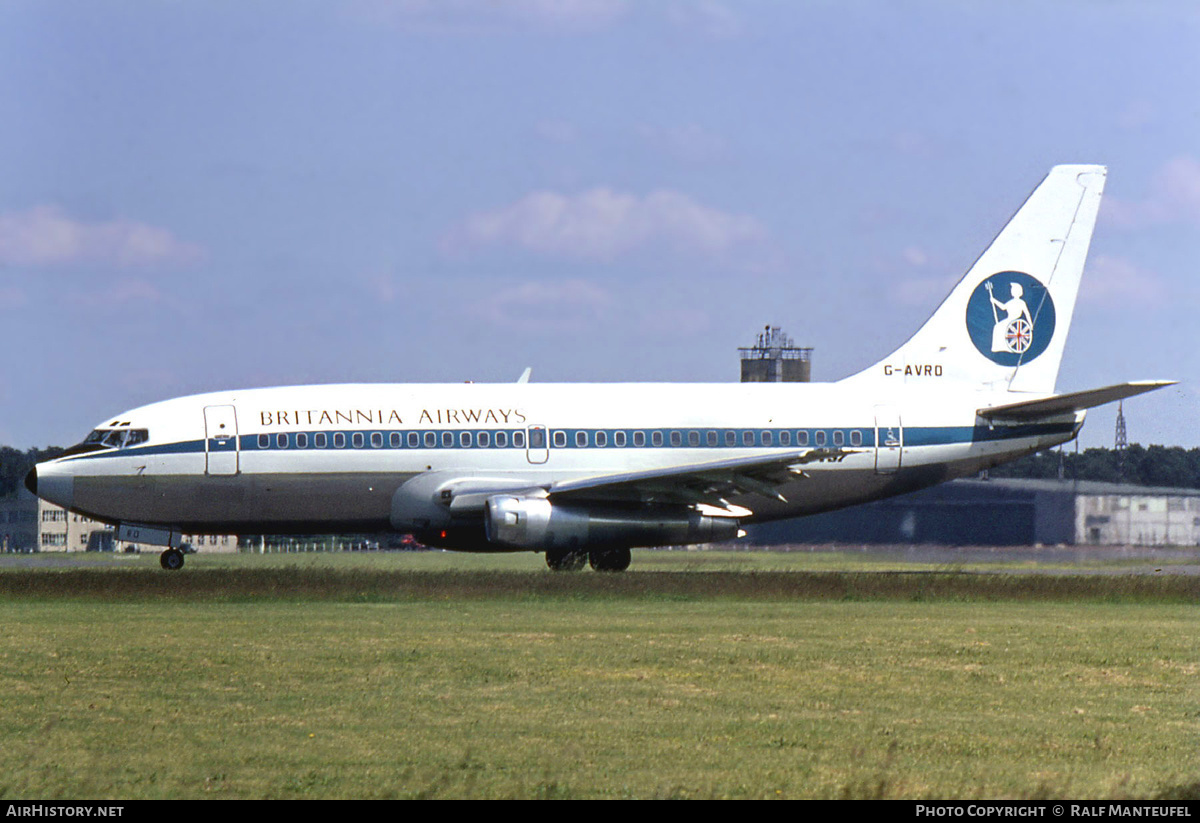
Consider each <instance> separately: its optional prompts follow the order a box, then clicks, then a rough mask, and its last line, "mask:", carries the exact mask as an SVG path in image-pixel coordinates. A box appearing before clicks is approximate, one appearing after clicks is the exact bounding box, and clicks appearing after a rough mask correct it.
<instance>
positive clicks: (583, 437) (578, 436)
mask: <svg viewBox="0 0 1200 823" xmlns="http://www.w3.org/2000/svg"><path fill="white" fill-rule="evenodd" d="M587 444H588V442H587V432H575V445H576V446H578V447H579V448H581V449H582V448H584V447H586V446H587Z"/></svg>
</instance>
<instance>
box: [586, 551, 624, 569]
mask: <svg viewBox="0 0 1200 823" xmlns="http://www.w3.org/2000/svg"><path fill="white" fill-rule="evenodd" d="M631 559H632V558H631V557H630V555H629V549H592V550H591V551H590V552H588V562H590V563H591V564H592V568H593V569H595V570H596V571H598V572H623V571H625V570H626V569H628V568H629V563H630V560H631Z"/></svg>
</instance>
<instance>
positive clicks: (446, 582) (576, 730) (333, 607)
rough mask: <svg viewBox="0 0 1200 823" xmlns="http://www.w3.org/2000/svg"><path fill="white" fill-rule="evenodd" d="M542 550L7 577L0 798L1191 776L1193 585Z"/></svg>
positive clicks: (993, 794)
mask: <svg viewBox="0 0 1200 823" xmlns="http://www.w3.org/2000/svg"><path fill="white" fill-rule="evenodd" d="M531 561H532V562H531ZM540 562H541V561H540V559H539V558H537V557H532V556H528V555H517V556H513V557H498V558H491V557H489V558H475V557H463V556H458V555H444V554H440V553H439V554H432V553H431V554H408V555H369V556H366V555H365V556H349V557H347V556H328V555H307V556H274V557H271V556H264V557H254V556H239V557H228V558H219V557H217V556H197V557H193V558H189V559H188V564H189V565H188V568H187V569H185V570H184V571H183V572H182V573H179V574H167V573H164V572H162V571H161V570H158V569H157V561H156V559H155V558H145V557H142V558H136V557H131V558H115V557H112V556H109V557H106V558H102V559H97V560H91V559H90V558H89V567H86V568H82V569H78V568H69V569H63V568H45V569H13V568H5V567H0V610H2V612H3V614H4V617H5V622H6V629H7V631H6V632H5V633H4V635H3V637H2V638H0V690H2V691H0V694H2V695H3V700H4V708H3V710H2V711H0V751H3V752H4V753H5V757H4V758H3V765H0V796H2V797H5V798H10V799H11V798H95V799H100V798H121V799H130V798H141V797H149V798H158V797H164V798H176V797H214V798H218V797H250V798H259V797H263V798H325V797H518V798H521V797H551V798H553V797H580V798H586V797H600V798H604V797H611V798H620V797H750V798H759V797H762V798H771V797H781V798H798V797H876V796H882V797H906V798H1001V797H1017V798H1030V797H1075V798H1121V797H1196V794H1197V791H1198V789H1200V759H1198V757H1197V751H1198V745H1200V686H1198V685H1197V677H1198V675H1200V639H1198V633H1197V628H1198V627H1200V626H1198V621H1197V617H1196V607H1197V601H1198V599H1200V589H1198V587H1197V584H1196V583H1195V582H1194V580H1195V578H1188V577H1180V576H1174V577H1168V576H1157V577H1156V576H1140V577H1133V576H1129V575H1103V576H1091V577H1074V578H1061V577H1056V576H1049V575H1025V574H1011V573H1010V574H989V575H977V574H963V573H961V572H959V571H957V570H946V569H942V568H934V569H928V568H926V570H924V571H922V570H920V569H913V568H907V567H906V568H903V569H887V567H886V564H885V565H884V566H879V565H876V563H877V561H875V560H872V561H869V563H868V566H867V568H854V569H851V570H850V573H840V572H834V571H831V570H827V569H825V568H823V567H820V566H821V564H823V563H824V562H825V559H824V558H822V559H821V560H819V561H817V564H818V568H813V567H811V566H810V565H808V564H806V563H805V562H802V560H800V559H797V558H785V559H780V558H764V557H761V556H755V557H753V558H751V559H747V555H744V554H739V555H734V556H729V555H723V554H711V555H709V554H707V553H692V552H678V553H637V554H636V556H635V560H634V563H635V565H634V570H632V571H631V572H629V573H627V574H624V575H599V574H594V573H583V574H578V575H553V574H550V573H549V572H546V571H544V569H541V568H539V567H538V566H539V564H540ZM747 564H749V566H750V567H749V568H747ZM845 565H846V564H845V563H843V567H845ZM885 569H886V570H885Z"/></svg>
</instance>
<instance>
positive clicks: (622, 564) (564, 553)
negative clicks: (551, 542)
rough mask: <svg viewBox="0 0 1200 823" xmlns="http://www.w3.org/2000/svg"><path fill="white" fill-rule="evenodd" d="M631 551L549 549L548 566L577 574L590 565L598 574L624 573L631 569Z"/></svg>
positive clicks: (547, 552)
mask: <svg viewBox="0 0 1200 823" xmlns="http://www.w3.org/2000/svg"><path fill="white" fill-rule="evenodd" d="M629 562H630V555H629V549H592V550H591V551H583V550H581V549H547V550H546V565H547V566H549V567H550V568H551V569H552V570H553V571H556V572H577V571H579V570H580V569H582V568H583V564H584V563H590V564H591V566H592V568H593V569H595V570H596V571H598V572H623V571H625V570H626V569H628V568H629Z"/></svg>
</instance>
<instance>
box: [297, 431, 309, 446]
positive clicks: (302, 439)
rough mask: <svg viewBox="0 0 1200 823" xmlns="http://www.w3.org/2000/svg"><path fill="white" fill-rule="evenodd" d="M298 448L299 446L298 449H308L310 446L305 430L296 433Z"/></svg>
mask: <svg viewBox="0 0 1200 823" xmlns="http://www.w3.org/2000/svg"><path fill="white" fill-rule="evenodd" d="M296 448H298V449H307V448H308V435H307V434H305V433H304V432H299V433H297V434H296Z"/></svg>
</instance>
